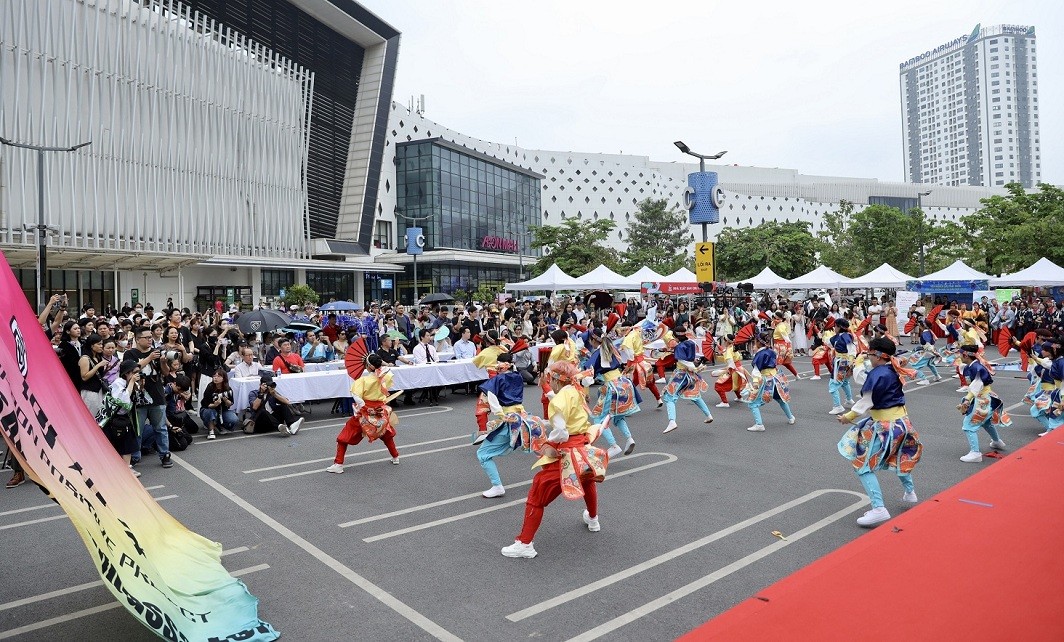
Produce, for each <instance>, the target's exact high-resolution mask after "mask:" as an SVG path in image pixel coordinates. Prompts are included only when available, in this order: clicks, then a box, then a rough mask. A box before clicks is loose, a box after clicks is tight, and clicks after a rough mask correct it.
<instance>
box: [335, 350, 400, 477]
mask: <svg viewBox="0 0 1064 642" xmlns="http://www.w3.org/2000/svg"><path fill="white" fill-rule="evenodd" d="M365 364H366V370H365V372H363V373H362V376H361V377H359V378H358V379H355V380H354V381H353V382H351V397H352V399H353V401H354V409H355V414H354V415H353V416H352V417H351V418H350V419H348V420H347V423H345V424H344V429H343V430H341V431H340V435H339V436H337V438H336V459H334V460H333V464H332V465H331V466H329V467H328V468H326V469H325V470H326V472H330V473H337V474H339V473H342V472H344V457H345V456H346V455H347V447H348V446H349V445H350V446H354V445H355V444H357V443H358V442H360V441H362V437H367V438H369V441H370V443H372V442H374V441H376V440H377V439H380V440H381V441H383V442H384V446H385V447H386V448H387V449H388V454H389V455H391V456H392V463H393V464H395V465H399V451H398V450H397V449H396V448H395V429H396V427H397V426H398V425H399V415H396V414H395V413H394V412H392V407H391V406H389V405H388V400H389V394H388V388H389V387H391V385H392V373H390V372H388V371H387V370H386V369H385V368H384V367H383V366H384V361H383V360H382V359H381V358H380V355H377V354H370V355H366V357H365Z"/></svg>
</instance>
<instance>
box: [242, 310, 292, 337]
mask: <svg viewBox="0 0 1064 642" xmlns="http://www.w3.org/2000/svg"><path fill="white" fill-rule="evenodd" d="M291 322H292V319H291V317H289V316H288V315H287V314H284V313H282V312H278V311H277V310H270V309H269V308H261V309H259V310H253V311H252V312H248V313H246V314H241V315H240V316H239V317H237V318H236V327H238V328H240V331H241V332H243V333H244V334H252V333H255V332H273V331H274V330H279V329H281V328H283V327H285V326H286V325H288V324H289V323H291Z"/></svg>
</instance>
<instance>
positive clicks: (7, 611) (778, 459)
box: [0, 359, 1041, 641]
mask: <svg viewBox="0 0 1064 642" xmlns="http://www.w3.org/2000/svg"><path fill="white" fill-rule="evenodd" d="M798 361H799V370H800V371H802V370H804V371H806V373H807V374H806V375H805V377H806V378H805V379H802V380H799V381H797V382H796V383H794V384H793V386H792V393H793V400H792V405H793V407H794V409H795V412H796V415H797V417H798V423H797V424H796V425H795V426H787V425H786V423H785V422H784V419H783V415H782V413H781V412H780V410H779V408H778V407H777V406H775V405H771V406H766V407H765V408H764V409H763V412H764V415H765V424H766V426H767V428H768V429H767V430H766V432H763V433H750V432H747V431H746V430H745V429H746V427H747V426H749V425H750V424H751V423H752V421H751V417H750V413H749V411H748V410H747V409H746V408H745V407H743V406H741V405H739V404H734V403H733V404H732V408H730V409H714V415H715V417H716V421H715V422H714V423H713V424H712V425H710V426H705V425H704V424H702V422H701V418H700V413H698V411H697V409H696V408H695V407H694V406H693V405H692V404H690V403H688V402H685V401H681V402H680V405H679V419H680V426H681V427H680V429H679V430H677V431H676V432H673V433H670V434H669V435H662V433H661V431H662V429H663V428H664V427H665V424H666V422H667V419H666V418H665V412H664V410H661V411H655V410H654V403H653V400H652V399H651V400H650V401H649V402H645V403H644V405H643V412H641V413H640V414H638V415H636V416H635V417H634V418H630V421H629V423H630V425H631V427H632V430H633V433H634V436H635V439H636V441H637V447H636V450H635V452H634V453H633V454H632V455H631V456H628V457H619V458H618V459H616V460H614V461H611V462H610V467H609V474H608V478H607V480H606V481H605V482H604V483H603V484H602V485H600V487H599V506H600V510H599V514H600V521H601V523H602V531H601V532H599V533H589V532H588V531H587V529H586V528H585V526H584V524H583V523H582V521H581V519H580V515H581V512H582V510H583V503H582V502H567V501H565V500H564V499H559V500H557V501H556V502H555V503H554V504H552V505H551V506H550V507H549V508H548V509H547V510H546V516H545V518H544V521H543V526H542V528H541V529H540V531H539V534H538V535H537V537H536V542H535V543H536V549H537V550H538V551H539V556H538V557H537V558H535V559H532V560H524V559H516V560H515V559H507V558H504V557H502V556H501V555H500V554H499V549H500V548H501V547H503V546H505V545H507V544H509V543H511V542H513V539H514V536H515V535H516V534H517V532H518V530H519V528H520V524H521V519H522V515H523V510H524V508H523V505H524V497H525V493H526V492H527V490H528V485H529V480H530V479H531V477H532V471H531V470H530V469H529V467H530V466H531V464H532V462H533V461H534V458H533V457H531V456H525V455H522V454H517V453H515V454H511V455H508V456H506V457H504V458H502V459H501V460H499V467H500V471H501V472H502V476H503V481H504V483H505V484H506V485H507V491H508V492H507V494H506V495H505V496H504V497H501V498H498V499H490V500H489V499H484V498H483V497H481V496H480V492H481V491H483V490H485V489H486V488H487V487H488V486H489V485H490V484H489V483H488V481H487V478H486V477H485V476H484V474H483V472H482V471H481V469H480V466H479V465H478V464H477V461H476V457H475V454H474V453H475V447H474V446H471V445H470V443H469V435H470V432H471V430H472V426H473V419H472V414H473V399H472V398H471V397H465V396H457V395H450V396H447V397H446V398H445V399H444V400H443V401H442V403H441V405H440V406H439V407H434V408H431V407H416V408H401V409H400V410H399V414H400V415H401V417H402V425H401V426H400V428H399V434H398V437H397V439H396V443H397V445H398V447H399V450H400V453H401V463H400V465H398V466H393V465H391V463H390V459H389V457H388V455H387V452H386V451H385V450H384V449H383V446H382V445H380V444H379V442H378V443H374V444H372V445H371V444H366V443H362V444H360V445H358V446H355V447H352V448H350V449H349V450H348V457H347V470H346V472H345V473H344V474H342V475H333V474H328V473H325V472H324V469H325V467H326V466H327V465H328V464H329V463H330V462H331V460H332V457H333V453H334V450H335V438H336V435H337V433H338V432H339V429H340V426H341V424H342V418H340V417H337V416H335V415H333V416H330V415H329V414H328V409H329V406H330V404H316V405H315V406H314V412H313V414H312V416H311V417H310V418H309V420H308V421H307V422H306V423H305V424H304V428H303V429H302V430H301V431H300V433H299V434H298V435H296V436H295V437H292V438H287V439H286V438H282V437H280V436H277V435H262V436H244V435H240V436H227V437H224V438H220V439H217V440H215V441H211V442H207V441H205V440H203V439H202V438H201V439H200V440H199V441H197V442H196V443H195V444H194V445H193V446H192V447H191V448H189V449H188V450H187V451H185V452H183V453H180V454H178V455H175V457H174V460H175V462H176V464H177V465H176V466H175V467H174V468H172V469H170V470H164V469H162V468H160V467H159V466H158V465H157V463H156V460H155V459H154V458H145V464H142V465H141V467H140V469H141V470H142V471H143V476H142V477H141V478H140V480H139V481H140V482H141V483H143V484H144V486H145V487H147V488H149V489H150V490H151V492H152V494H153V495H154V496H155V497H156V498H157V499H158V500H159V501H160V502H161V505H162V506H163V507H164V508H165V509H166V510H168V511H169V512H170V513H171V514H173V515H174V516H176V517H177V518H178V519H179V520H181V521H182V522H183V523H184V524H186V525H187V526H188V527H189V528H191V529H192V530H194V531H196V532H198V533H200V534H202V535H204V536H206V537H209V538H211V539H213V540H216V541H218V542H221V543H222V545H223V547H224V549H225V554H224V555H225V556H224V557H223V563H224V564H225V566H226V568H228V569H229V570H230V571H231V572H233V574H234V575H238V576H240V577H241V579H243V581H244V582H246V583H247V584H248V587H249V588H250V590H251V592H252V594H254V595H255V596H257V597H258V598H259V600H260V605H259V608H260V616H261V617H262V618H263V619H264V620H266V621H268V622H270V623H271V624H273V625H274V627H276V628H277V629H278V630H279V631H281V633H282V635H283V637H284V638H285V639H288V640H335V639H360V640H362V639H364V640H431V639H433V638H436V639H444V640H455V639H463V640H514V639H520V638H542V639H547V640H568V639H577V640H593V639H597V638H599V637H603V636H609V639H621V640H664V639H672V638H674V637H676V636H678V635H680V634H682V633H684V632H686V631H688V630H690V629H692V628H693V627H695V626H697V625H698V624H700V623H702V622H704V621H705V620H707V619H709V618H712V617H713V616H714V615H716V614H718V613H720V612H722V611H724V610H726V609H728V608H729V607H730V606H732V605H734V604H735V603H737V602H739V601H741V600H743V599H745V598H747V597H749V596H750V595H754V594H756V593H757V591H758V590H760V589H761V588H763V587H764V586H766V585H768V584H770V583H772V582H774V581H776V580H778V579H779V578H781V577H784V576H786V575H787V574H789V573H791V572H792V571H794V570H796V569H798V568H801V567H802V566H804V565H806V564H809V563H810V562H812V561H813V560H815V559H817V558H819V557H821V556H822V555H824V554H826V553H828V552H830V551H832V550H834V549H836V548H838V547H839V546H841V545H842V544H845V543H846V542H848V541H850V540H852V539H853V538H856V537H859V536H860V535H861V534H862V532H864V531H863V530H862V529H860V528H859V527H857V526H856V525H855V524H854V519H856V517H858V516H860V514H861V513H862V512H863V511H864V510H866V500H865V499H864V495H863V494H862V493H861V487H860V484H859V483H858V482H857V480H856V478H855V477H854V475H853V472H852V468H851V466H850V465H849V463H848V462H846V461H845V460H843V459H842V458H841V457H840V456H839V455H838V453H837V451H836V449H835V445H836V442H837V441H838V438H839V437H840V436H841V434H842V433H843V431H844V427H843V426H841V425H840V424H838V423H836V422H835V421H834V418H833V417H830V416H829V415H828V414H827V411H828V410H829V409H830V407H831V402H830V398H829V396H828V393H827V381H826V380H821V381H809V380H808V370H809V367H808V360H807V359H806V360H803V359H799V360H798ZM1017 375H1018V373H1002V375H1001V376H999V377H998V380H997V382H996V383H995V386H994V388H995V390H996V391H997V392H998V394H1000V395H1001V396H1002V397H1003V398H1004V399H1005V400H1006V404H1007V405H1009V406H1012V405H1014V404H1017V402H1019V400H1020V398H1021V396H1022V395H1023V392H1024V390H1025V389H1026V381H1025V380H1022V379H1019V378H1018V377H1017ZM957 385H958V383H957V381H956V380H955V379H947V380H945V381H944V382H942V383H940V384H935V385H931V386H928V387H926V388H921V387H916V386H910V389H909V391H908V392H909V394H908V407H909V410H910V416H911V417H912V419H913V422H914V424H915V425H916V427H917V429H918V430H919V432H920V436H921V439H922V441H923V442H924V445H925V454H924V458H923V460H922V461H921V462H920V464H919V466H918V467H917V468H916V471H915V473H914V478H915V482H916V490H917V493H918V495H919V496H920V499H921V501H927V500H929V499H930V498H931V497H932V496H933V495H934V494H935V493H937V492H938V491H940V490H942V489H944V488H947V487H949V486H951V485H953V484H955V483H957V482H958V481H960V480H961V479H964V478H965V477H967V476H968V475H971V474H973V473H975V472H977V471H979V470H981V469H982V468H983V467H985V466H992V465H994V460H984V462H983V463H981V464H965V463H962V462H960V461H959V460H958V458H959V457H960V456H961V455H963V454H964V453H966V452H967V442H966V441H965V439H964V436H963V435H962V433H961V430H960V416H959V414H958V412H957V411H956V409H955V405H956V404H957V402H958V398H959V395H958V394H957V393H955V392H954V389H955V388H956V387H957ZM647 397H648V398H649V395H647ZM706 399H707V401H708V402H709V403H710V405H712V404H713V403H716V401H718V399H716V398H715V396H714V398H713V399H712V400H711V399H710V397H709V395H706ZM526 401H527V402H528V403H527V404H526V407H527V408H529V409H530V410H532V411H534V412H538V408H539V389H538V387H528V388H526ZM1013 410H1014V412H1015V413H1016V414H1014V415H1013V418H1014V421H1015V425H1014V426H1013V428H1011V429H1010V430H1009V431H1008V432H1007V433H1006V434H1005V435H1004V439H1005V441H1006V442H1007V443H1008V446H1009V450H1010V451H1011V450H1013V449H1014V448H1016V447H1019V446H1022V445H1024V444H1026V443H1028V442H1030V441H1031V440H1032V439H1035V438H1037V437H1036V435H1037V434H1038V432H1040V430H1041V428H1040V427H1039V426H1038V424H1037V423H1036V422H1035V421H1034V420H1033V419H1031V418H1030V417H1029V416H1028V414H1027V406H1025V405H1022V404H1020V405H1016V407H1015V408H1013ZM986 441H987V439H986V438H985V437H984V439H983V442H984V444H985V443H986ZM9 474H10V473H9V472H6V471H5V472H4V473H2V474H0V480H3V481H6V479H7V476H8V475H9ZM890 477H891V476H890V475H889V474H884V473H880V480H881V482H882V485H883V489H884V495H885V497H886V499H887V508H888V509H889V510H890V511H891V512H892V513H896V512H900V511H903V510H904V507H903V505H902V504H901V502H900V496H901V492H902V491H901V486H900V484H898V483H897V482H896V481H895V480H893V479H890ZM0 531H3V541H4V546H3V551H2V553H0V555H2V560H3V568H4V578H5V581H4V582H3V583H0V639H8V638H12V639H20V640H39V639H82V640H113V641H123V640H154V639H156V638H155V637H154V636H153V635H152V634H150V633H149V632H148V631H147V630H146V629H144V628H142V627H141V626H140V625H139V624H138V623H137V622H136V621H135V620H134V619H133V618H132V617H131V616H129V615H127V614H126V612H125V611H124V610H123V609H121V608H120V607H119V606H118V604H117V602H115V601H114V600H113V599H112V598H111V596H110V594H109V593H108V592H107V591H106V589H104V588H103V586H102V585H100V583H99V581H98V580H99V578H98V576H97V575H96V573H95V571H94V570H93V566H92V564H91V561H90V559H89V556H88V554H87V552H86V550H85V548H84V546H83V545H82V543H81V541H80V539H79V538H78V537H77V535H76V534H75V532H74V529H73V528H71V527H70V525H69V523H68V522H67V520H66V518H65V516H64V515H63V514H62V512H61V511H60V510H59V509H58V508H57V507H55V506H54V505H52V504H50V503H49V502H48V501H47V500H46V499H45V497H44V496H43V495H42V494H41V493H40V492H39V491H38V490H37V489H36V488H34V487H33V486H32V485H29V484H27V485H24V486H22V487H19V488H17V489H13V490H7V491H0ZM773 531H779V532H780V533H782V534H783V535H785V536H786V538H787V539H786V540H781V539H779V538H778V537H775V536H773V534H772V532H773Z"/></svg>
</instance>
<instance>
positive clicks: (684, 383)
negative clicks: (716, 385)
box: [661, 325, 713, 435]
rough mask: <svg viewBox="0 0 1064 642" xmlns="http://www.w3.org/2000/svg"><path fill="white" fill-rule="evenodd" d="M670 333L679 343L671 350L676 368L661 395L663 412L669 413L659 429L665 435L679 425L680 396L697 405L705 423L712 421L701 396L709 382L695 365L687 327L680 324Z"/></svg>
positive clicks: (693, 345)
mask: <svg viewBox="0 0 1064 642" xmlns="http://www.w3.org/2000/svg"><path fill="white" fill-rule="evenodd" d="M672 333H673V334H674V335H676V340H677V341H678V342H679V343H677V344H676V348H675V349H674V351H673V352H674V354H675V355H676V369H675V370H673V372H672V375H671V376H670V377H669V383H668V384H666V385H665V394H663V395H662V396H661V398H662V399H663V400H664V401H665V412H667V413H668V415H669V423H668V425H667V426H665V430H663V431H661V432H662V434H666V435H667V434H668V433H670V432H672V431H674V430H676V429H677V428H678V427H679V426H678V425H677V424H676V401H677V400H678V399H679V398H680V397H683V398H684V399H687V400H688V401H690V402H691V403H693V404H694V405H696V406H698V409H699V410H701V411H702V414H703V415H705V417H706V419H705V423H707V424H711V423H713V413H711V412H710V411H709V406H707V405H706V401H705V399H703V398H702V393H703V392H705V391H706V390H709V384H707V383H706V382H705V380H703V379H702V377H701V376H700V373H701V372H702V370H703V369H702V368H701V367H700V366H697V365H695V354H696V353H695V342H694V341H692V340H691V339H690V338H688V336H687V328H685V327H684V326H682V325H678V326H676V327H675V328H673V329H672ZM711 356H712V355H711Z"/></svg>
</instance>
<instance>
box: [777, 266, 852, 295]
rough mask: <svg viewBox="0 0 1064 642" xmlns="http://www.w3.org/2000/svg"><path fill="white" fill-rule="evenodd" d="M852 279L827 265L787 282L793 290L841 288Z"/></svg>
mask: <svg viewBox="0 0 1064 642" xmlns="http://www.w3.org/2000/svg"><path fill="white" fill-rule="evenodd" d="M849 280H850V279H848V278H846V277H844V276H843V275H841V274H839V273H838V272H836V271H835V270H832V269H831V268H829V267H828V266H826V265H821V266H820V267H818V268H817V269H815V270H813V271H812V272H810V273H808V274H803V275H802V276H799V277H795V278H793V279H791V280H790V281H788V282H787V285H788V286H789V287H792V288H836V289H837V288H840V287H843V284H844V283H846V282H847V281H849Z"/></svg>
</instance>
